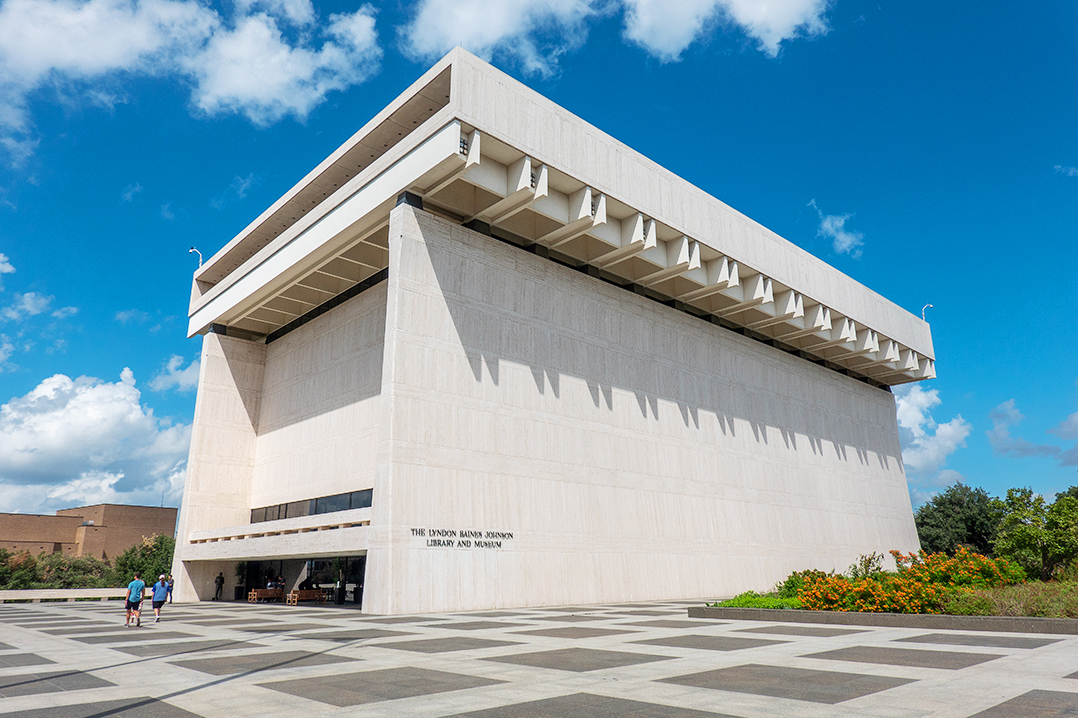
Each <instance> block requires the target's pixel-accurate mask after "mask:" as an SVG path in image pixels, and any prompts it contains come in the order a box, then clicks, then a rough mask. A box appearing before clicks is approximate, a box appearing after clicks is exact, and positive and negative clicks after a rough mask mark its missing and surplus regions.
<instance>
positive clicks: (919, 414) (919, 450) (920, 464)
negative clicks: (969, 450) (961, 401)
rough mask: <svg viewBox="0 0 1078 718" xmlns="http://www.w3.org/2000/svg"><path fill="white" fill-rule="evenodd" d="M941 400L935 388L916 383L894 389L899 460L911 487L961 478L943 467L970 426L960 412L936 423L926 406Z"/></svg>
mask: <svg viewBox="0 0 1078 718" xmlns="http://www.w3.org/2000/svg"><path fill="white" fill-rule="evenodd" d="M941 403H942V400H941V399H940V397H939V391H938V390H936V389H930V390H928V391H925V390H924V389H923V388H922V387H921V386H920V385H919V384H913V385H909V384H906V385H903V386H899V387H896V389H895V404H896V410H897V415H898V426H899V432H898V433H899V438H900V439H901V441H902V462H903V464H905V467H906V477H907V480H908V481H909V483H910V486H911V491H913V490H914V488H916V486H915V485H929V486H946V485H948V484H952V483H954V482H955V481H957V480H961V478H962V476H961V474H959V473H958V472H956V471H953V470H950V469H944V468H943V467H944V466H945V465H946V463H947V459H948V458H949V457H950V456H951V454H953V453H954V452H955V451H957V450H958V449H960V448H962V447H964V446H965V445H966V437H967V436H969V433H970V431H971V430H972V429H973V427H972V425H970V423H969V422H967V421H966V420H965V419H963V418H962V417H961V416H956V417H954V418H952V419H951V420H950V421H948V422H946V423H943V424H940V423H937V422H936V420H935V419H933V418H932V414H931V413H930V411H929V410H930V409H932V408H933V407H936V406H939V405H940V404H941ZM918 490H922V491H923V489H918ZM911 495H912V494H911Z"/></svg>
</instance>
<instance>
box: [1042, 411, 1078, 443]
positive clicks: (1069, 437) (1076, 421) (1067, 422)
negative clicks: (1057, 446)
mask: <svg viewBox="0 0 1078 718" xmlns="http://www.w3.org/2000/svg"><path fill="white" fill-rule="evenodd" d="M1048 433H1049V434H1055V435H1056V436H1058V437H1059V438H1060V439H1064V440H1066V441H1078V411H1076V412H1074V413H1073V414H1071V415H1070V416H1068V417H1067V418H1066V419H1064V420H1063V421H1061V422H1059V425H1058V426H1055V427H1053V428H1051V429H1049V430H1048Z"/></svg>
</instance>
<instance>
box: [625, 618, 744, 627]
mask: <svg viewBox="0 0 1078 718" xmlns="http://www.w3.org/2000/svg"><path fill="white" fill-rule="evenodd" d="M618 625H619V626H643V627H644V628H700V627H701V626H725V625H726V624H725V623H724V622H723V621H690V620H688V619H678V618H657V619H655V620H654V621H630V622H628V623H619V624H618Z"/></svg>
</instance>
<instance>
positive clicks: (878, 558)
mask: <svg viewBox="0 0 1078 718" xmlns="http://www.w3.org/2000/svg"><path fill="white" fill-rule="evenodd" d="M880 573H883V554H882V553H876V552H875V551H873V552H872V553H869V554H861V555H860V556H858V557H857V560H856V561H854V562H853V563H851V564H850V567H849V568H848V569H846V575H847V576H849V577H850V578H851V579H853V580H854V581H857V580H860V579H862V578H870V577H872V576H875V575H876V574H880Z"/></svg>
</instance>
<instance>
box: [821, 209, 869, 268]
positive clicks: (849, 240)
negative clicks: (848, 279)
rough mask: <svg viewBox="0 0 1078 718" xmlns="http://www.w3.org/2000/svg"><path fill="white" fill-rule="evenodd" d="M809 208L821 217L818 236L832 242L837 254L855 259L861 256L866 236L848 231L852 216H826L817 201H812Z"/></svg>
mask: <svg viewBox="0 0 1078 718" xmlns="http://www.w3.org/2000/svg"><path fill="white" fill-rule="evenodd" d="M808 206H809V207H812V208H813V209H814V210H816V213H817V214H818V215H820V226H819V228H818V229H817V230H816V236H817V237H824V238H826V239H829V240H831V247H832V248H833V249H834V250H835V254H848V255H850V256H851V257H853V258H854V259H857V258H858V257H860V256H861V247H862V246H863V245H864V243H865V242H864V239H865V235H863V234H861V233H860V232H854V231H852V230H849V229H846V222H848V221H849V220H850V219H851V218H852V217H853V215H852V214H824V213H823V212H822V211H821V210H820V208H819V207H817V206H816V200H811V201H810V202H809V203H808Z"/></svg>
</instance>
